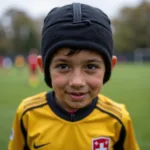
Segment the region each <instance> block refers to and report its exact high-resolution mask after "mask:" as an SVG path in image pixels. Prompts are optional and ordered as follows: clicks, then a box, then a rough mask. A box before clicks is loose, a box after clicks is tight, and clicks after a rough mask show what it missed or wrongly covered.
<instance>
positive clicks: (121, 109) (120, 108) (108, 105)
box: [97, 94, 130, 122]
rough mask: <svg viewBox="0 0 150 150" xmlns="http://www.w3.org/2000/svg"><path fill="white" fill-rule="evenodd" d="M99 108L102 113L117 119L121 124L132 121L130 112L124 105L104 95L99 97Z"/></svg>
mask: <svg viewBox="0 0 150 150" xmlns="http://www.w3.org/2000/svg"><path fill="white" fill-rule="evenodd" d="M97 107H98V108H99V109H101V110H102V111H104V112H106V113H108V114H110V115H112V116H114V117H116V118H117V119H119V120H120V121H121V122H126V121H127V120H129V119H130V116H129V112H128V111H127V109H126V106H125V105H124V104H121V103H117V102H115V101H113V100H111V99H110V98H108V97H106V96H104V95H101V94H99V95H98V102H97Z"/></svg>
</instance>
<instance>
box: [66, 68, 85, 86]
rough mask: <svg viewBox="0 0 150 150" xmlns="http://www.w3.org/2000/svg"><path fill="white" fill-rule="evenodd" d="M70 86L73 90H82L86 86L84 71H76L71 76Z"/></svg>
mask: <svg viewBox="0 0 150 150" xmlns="http://www.w3.org/2000/svg"><path fill="white" fill-rule="evenodd" d="M69 85H70V86H71V87H73V88H81V87H83V86H85V78H84V74H83V72H82V70H78V69H77V70H74V71H73V72H72V75H71V76H70V81H69Z"/></svg>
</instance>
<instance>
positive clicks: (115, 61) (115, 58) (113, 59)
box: [111, 56, 117, 69]
mask: <svg viewBox="0 0 150 150" xmlns="http://www.w3.org/2000/svg"><path fill="white" fill-rule="evenodd" d="M116 63H117V57H116V56H112V61H111V64H112V66H111V68H112V69H113V68H114V67H115V65H116Z"/></svg>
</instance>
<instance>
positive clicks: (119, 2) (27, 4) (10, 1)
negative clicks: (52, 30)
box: [0, 0, 150, 17]
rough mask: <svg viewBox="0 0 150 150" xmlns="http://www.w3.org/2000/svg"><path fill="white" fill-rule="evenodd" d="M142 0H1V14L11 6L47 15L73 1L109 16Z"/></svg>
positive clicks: (34, 15)
mask: <svg viewBox="0 0 150 150" xmlns="http://www.w3.org/2000/svg"><path fill="white" fill-rule="evenodd" d="M141 1H142V0H0V16H1V15H2V14H3V13H4V12H5V11H6V9H8V8H10V7H17V8H20V9H23V10H25V11H27V12H28V14H29V15H31V16H33V17H38V16H40V15H46V14H47V13H48V12H49V11H50V10H51V9H52V8H53V7H56V6H62V5H65V4H68V3H72V2H81V3H85V4H90V5H92V6H96V7H98V8H100V9H102V10H103V11H104V12H105V13H106V14H107V15H108V16H109V17H114V16H115V15H116V14H117V12H119V9H120V8H121V7H123V6H136V5H137V4H139V3H140V2H141ZM148 1H150V0H148Z"/></svg>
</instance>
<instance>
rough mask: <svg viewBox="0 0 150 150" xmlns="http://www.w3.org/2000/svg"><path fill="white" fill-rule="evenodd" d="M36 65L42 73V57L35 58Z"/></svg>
mask: <svg viewBox="0 0 150 150" xmlns="http://www.w3.org/2000/svg"><path fill="white" fill-rule="evenodd" d="M37 64H38V66H39V67H40V69H41V71H42V72H44V68H43V61H42V56H41V55H39V56H38V57H37Z"/></svg>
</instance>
